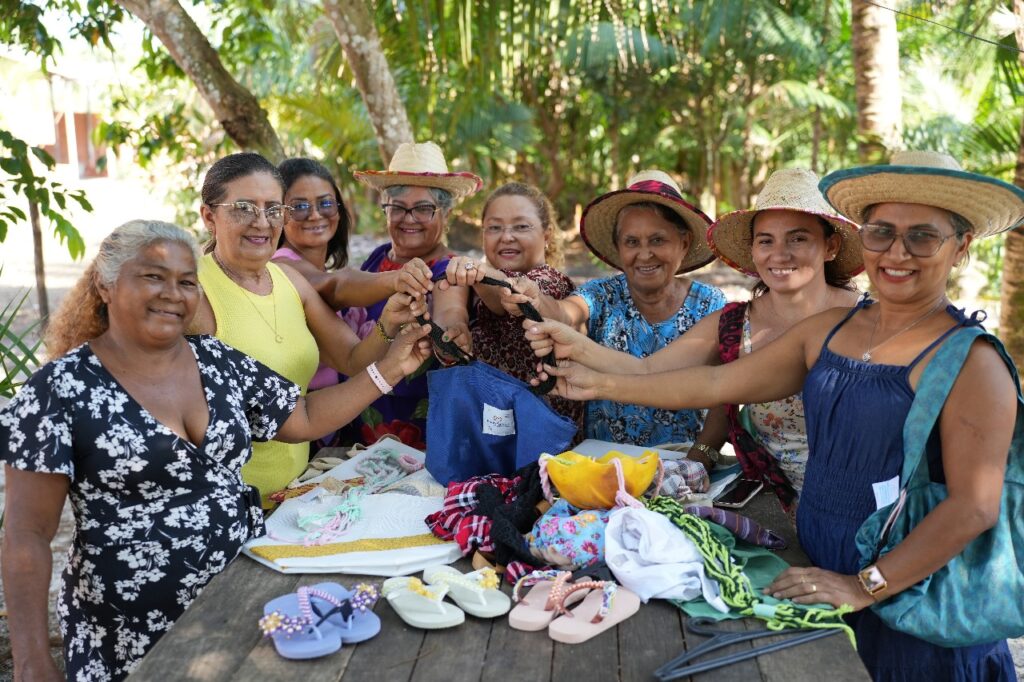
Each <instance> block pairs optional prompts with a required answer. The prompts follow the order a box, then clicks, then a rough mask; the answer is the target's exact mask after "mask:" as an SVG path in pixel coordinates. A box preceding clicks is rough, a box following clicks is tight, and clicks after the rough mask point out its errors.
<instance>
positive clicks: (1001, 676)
mask: <svg viewBox="0 0 1024 682" xmlns="http://www.w3.org/2000/svg"><path fill="white" fill-rule="evenodd" d="M821 187H822V191H823V193H824V194H825V195H826V197H827V198H828V199H829V201H830V202H831V203H832V204H833V205H834V206H835V207H836V209H837V210H838V211H839V212H840V213H841V214H843V215H845V216H846V217H847V218H850V219H851V220H853V221H855V222H858V223H862V224H863V227H862V229H861V232H860V236H861V242H862V244H863V246H864V265H865V271H866V272H867V274H868V277H869V278H870V279H871V283H872V284H873V285H874V286H873V288H874V290H875V292H876V294H877V302H875V301H871V300H867V299H865V300H864V301H862V302H861V303H860V304H859V305H858V306H857V307H856V308H854V309H853V310H852V311H850V310H846V309H833V310H830V311H826V312H824V313H821V314H819V315H816V316H814V317H812V318H809V319H808V320H805V321H803V322H801V323H800V324H798V325H796V326H795V327H793V328H792V329H791V330H790V331H789V332H787V333H786V334H785V335H783V336H782V337H780V338H779V339H778V340H777V341H775V342H773V343H772V344H769V345H768V346H766V347H765V348H763V349H762V350H760V351H758V352H757V353H754V354H752V355H748V356H745V357H743V358H740V359H739V360H737V361H736V362H733V363H730V364H728V365H722V366H718V367H701V368H694V369H689V370H678V371H675V372H668V373H665V374H662V375H660V377H655V376H653V375H644V376H642V377H635V376H623V375H608V374H599V373H596V372H594V371H593V370H589V369H585V368H583V367H580V366H578V365H574V364H572V363H565V364H564V366H560V367H557V368H551V373H552V374H556V375H558V376H559V381H558V386H557V388H556V391H557V392H558V393H559V395H563V396H565V397H570V398H576V399H580V400H586V399H593V398H604V397H607V396H609V395H611V396H615V397H616V399H617V400H621V401H624V402H630V401H635V402H638V403H641V404H645V405H650V406H654V407H662V408H665V409H679V408H684V407H690V408H695V407H710V406H715V405H719V404H722V403H752V402H765V401H769V400H776V399H779V398H782V397H784V396H786V395H790V394H792V393H795V392H797V391H798V390H801V389H803V391H804V404H805V412H806V419H807V431H808V442H809V445H810V455H809V457H808V463H807V472H806V478H805V480H804V488H803V495H802V497H801V504H800V508H799V511H798V512H797V529H798V532H799V537H800V544H801V545H802V546H803V548H804V549H805V550H806V552H807V555H808V557H809V558H810V559H811V562H812V563H813V565H814V566H813V567H811V568H790V569H788V570H787V571H785V572H783V573H782V574H781V575H780V576H779V577H778V578H777V579H776V580H775V582H774V583H773V584H772V585H770V586H769V588H768V590H769V591H770V592H771V593H772V594H773V595H774V596H776V597H779V598H790V599H793V601H796V602H799V603H805V604H813V603H828V604H832V605H834V606H840V605H842V604H848V605H850V606H852V608H853V610H854V611H855V613H854V614H853V615H852V616H851V617H850V622H851V625H852V626H853V627H854V630H855V632H856V635H857V642H858V653H859V654H860V656H861V658H862V659H863V661H864V664H865V665H866V666H867V668H868V671H869V672H870V673H871V675H872V677H873V678H874V679H876V680H929V682H933V681H936V680H958V681H959V680H1014V679H1015V673H1014V668H1013V660H1012V659H1011V657H1010V653H1009V650H1008V649H1007V646H1006V642H1005V641H999V642H992V643H986V644H979V645H975V646H969V647H959V648H947V647H941V646H937V645H934V644H931V643H928V642H926V641H924V640H921V639H918V638H916V637H913V636H911V635H909V634H906V633H902V632H898V631H895V630H893V629H891V628H889V627H888V626H887V625H885V624H884V623H883V622H882V621H881V620H880V619H879V618H878V617H877V616H876V615H875V613H874V612H873V611H872V610H870V609H869V608H867V607H869V606H871V605H872V604H873V603H875V602H876V601H880V600H884V599H887V598H889V597H891V596H893V595H895V594H898V593H899V592H901V591H903V590H905V589H907V588H909V587H911V586H913V585H915V584H917V583H919V582H920V581H921V580H923V579H924V578H926V577H928V576H929V575H931V574H932V573H934V572H935V571H937V570H938V569H940V568H942V567H943V566H944V565H946V564H947V563H948V562H949V560H950V559H951V558H952V557H954V556H956V555H957V554H959V553H960V552H961V551H962V550H963V549H964V547H966V546H967V544H968V543H970V542H971V541H972V540H974V539H975V538H976V537H978V536H979V535H981V534H982V533H983V532H985V531H986V530H988V529H989V528H991V527H992V526H993V525H994V524H995V523H996V520H997V519H998V517H999V509H1000V495H1001V491H1002V487H1003V478H1004V473H1005V471H1006V462H1007V453H1008V450H1009V446H1010V440H1011V438H1012V434H1013V428H1014V422H1015V418H1016V410H1017V407H1016V406H1017V401H1016V390H1015V387H1014V383H1013V380H1012V377H1011V374H1010V371H1009V370H1008V368H1007V365H1006V364H1005V363H1004V361H1003V359H1002V357H1001V356H1000V355H999V354H998V352H997V351H996V349H995V348H993V347H992V346H991V345H990V344H987V343H976V344H975V345H974V346H973V347H972V348H971V351H970V353H969V355H968V358H967V360H966V362H965V364H964V367H963V369H962V371H961V372H960V375H959V377H958V379H957V381H956V383H955V384H954V386H953V389H952V390H951V392H950V394H949V398H948V399H947V401H946V404H945V406H944V407H943V410H942V414H941V416H940V418H939V421H938V425H937V428H936V430H935V432H934V433H933V434H932V437H931V438H930V439H929V443H928V447H927V450H926V454H927V456H928V458H929V461H930V462H932V463H933V464H934V465H933V466H931V467H930V470H931V471H932V472H933V479H934V478H935V477H936V476H939V477H942V480H939V481H937V482H942V483H945V485H946V487H947V490H948V498H947V499H946V500H945V501H943V502H942V503H941V504H939V505H938V506H937V507H936V508H935V509H934V510H933V511H932V512H931V513H930V514H928V515H927V516H926V517H925V518H924V519H923V520H922V521H921V523H919V524H918V525H917V526H916V527H915V528H914V529H913V531H912V532H911V533H910V534H909V535H908V536H907V537H906V539H904V540H903V542H901V543H900V544H899V545H897V546H896V547H895V548H894V549H893V550H892V551H891V552H889V553H887V554H885V555H884V556H883V557H881V558H880V559H878V561H877V563H876V564H874V565H871V566H866V567H865V566H862V565H861V564H860V560H859V555H858V552H857V547H856V544H855V536H856V533H857V530H858V529H859V528H860V526H861V524H862V523H863V522H864V520H865V519H866V518H867V517H868V516H869V515H871V514H872V513H873V512H874V511H875V510H876V509H878V508H881V507H884V506H886V505H888V504H890V503H892V502H893V501H895V494H894V492H893V491H895V492H897V493H898V490H899V475H900V470H901V466H902V463H903V424H904V421H905V420H906V416H907V414H908V412H909V410H910V405H911V403H912V401H913V398H914V391H915V388H916V386H917V382H918V381H919V379H920V377H921V374H922V371H923V370H924V368H925V366H927V364H928V362H929V361H930V360H931V358H932V357H933V355H934V351H935V349H936V348H937V347H938V346H939V345H940V344H941V343H942V341H944V340H945V338H946V337H947V336H948V335H949V334H950V333H951V332H952V331H954V330H955V329H956V328H958V327H959V326H960V325H962V324H963V323H964V317H963V314H962V313H961V312H960V311H958V310H957V309H955V308H953V307H952V306H951V305H950V304H949V302H948V301H947V299H946V282H947V279H948V277H949V275H950V272H951V271H952V269H953V267H954V265H956V264H957V263H960V262H962V261H963V259H965V258H966V257H967V249H968V245H969V244H970V243H971V241H972V240H973V239H976V238H979V237H983V236H987V235H990V234H995V233H997V232H1001V231H1004V230H1007V229H1010V228H1012V227H1014V226H1015V225H1017V224H1018V223H1020V222H1021V220H1024V190H1021V189H1019V188H1017V187H1014V186H1013V185H1009V184H1007V183H1004V182H1000V181H998V180H995V179H992V178H988V177H985V176H981V175H976V174H973V173H967V172H964V171H962V170H960V167H959V165H957V164H956V162H955V161H954V160H953V159H951V158H950V157H948V156H946V155H943V154H937V153H931V152H904V153H902V154H898V155H897V156H896V157H894V158H893V161H892V164H891V165H888V166H874V167H869V168H855V169H852V170H849V171H842V172H839V173H834V174H832V175H830V176H828V177H826V178H825V179H824V180H823V181H822V185H821ZM560 364H562V363H560ZM659 378H660V381H659V380H657V379H659ZM983 594H984V593H983V591H982V590H979V598H983ZM1016 599H1017V601H1019V602H1021V603H1024V595H1017V596H1016Z"/></svg>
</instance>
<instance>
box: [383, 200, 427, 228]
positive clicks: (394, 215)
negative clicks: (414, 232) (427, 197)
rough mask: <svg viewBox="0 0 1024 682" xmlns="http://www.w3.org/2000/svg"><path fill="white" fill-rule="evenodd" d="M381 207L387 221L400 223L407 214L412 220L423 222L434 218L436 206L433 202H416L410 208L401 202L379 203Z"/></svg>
mask: <svg viewBox="0 0 1024 682" xmlns="http://www.w3.org/2000/svg"><path fill="white" fill-rule="evenodd" d="M381 208H382V209H384V215H386V216H387V217H388V221H390V222H392V223H400V222H402V221H403V220H405V216H406V215H408V216H411V217H412V220H413V222H415V223H420V224H423V223H429V222H430V221H431V220H433V219H434V214H435V213H437V208H438V207H437V206H435V205H434V204H416V205H415V206H413V207H412V208H406V207H405V206H402V205H401V204H381Z"/></svg>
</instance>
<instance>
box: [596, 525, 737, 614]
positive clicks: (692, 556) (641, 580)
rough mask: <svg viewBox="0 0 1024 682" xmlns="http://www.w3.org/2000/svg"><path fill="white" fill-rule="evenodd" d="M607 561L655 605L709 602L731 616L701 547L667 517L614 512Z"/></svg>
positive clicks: (606, 546) (618, 575)
mask: <svg viewBox="0 0 1024 682" xmlns="http://www.w3.org/2000/svg"><path fill="white" fill-rule="evenodd" d="M604 551H605V561H606V563H607V564H608V568H610V569H611V572H612V573H613V574H614V575H615V579H616V580H618V581H619V582H620V583H621V584H622V585H623V586H624V587H627V588H629V589H630V590H632V591H633V592H636V594H637V595H638V596H639V597H640V599H642V600H643V601H644V602H647V601H648V600H649V599H652V598H653V599H678V600H679V601H690V600H691V599H696V598H698V597H701V596H703V597H704V599H705V600H706V601H707V603H708V604H710V605H711V606H712V607H713V608H715V609H717V610H718V611H721V612H722V613H727V612H728V611H729V607H728V606H726V604H725V602H724V601H722V598H721V597H720V596H719V590H718V583H716V582H715V581H714V580H712V579H710V578H708V577H707V576H706V575H705V573H704V559H703V557H702V556H701V555H700V552H699V551H697V547H696V545H694V544H693V542H692V541H691V540H690V538H688V537H686V534H685V533H683V531H681V530H680V529H679V528H677V527H676V526H675V525H674V524H673V523H672V522H671V521H669V520H668V519H667V518H665V516H663V515H661V514H659V513H657V512H653V511H650V510H648V509H637V508H633V507H623V508H621V509H616V510H615V511H613V512H612V514H611V517H610V518H609V519H608V528H607V530H606V531H605V540H604Z"/></svg>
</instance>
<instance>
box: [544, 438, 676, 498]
mask: <svg viewBox="0 0 1024 682" xmlns="http://www.w3.org/2000/svg"><path fill="white" fill-rule="evenodd" d="M616 462H617V464H616ZM659 463H660V460H659V459H658V454H657V453H656V452H654V451H648V452H645V453H644V455H643V456H641V457H632V456H630V455H625V454H623V453H621V452H618V451H615V450H613V451H611V452H608V453H606V454H605V455H604V456H603V457H600V458H599V459H594V458H592V457H587V456H586V455H580V454H577V453H575V452H572V451H569V452H563V453H561V454H560V455H553V456H552V455H543V456H541V458H540V468H541V479H542V481H543V479H544V477H545V476H546V477H548V478H550V480H551V483H552V484H554V486H555V488H557V489H558V494H559V496H560V497H562V498H563V499H565V500H568V501H569V503H570V504H571V505H572V506H574V507H576V508H577V509H611V508H612V507H614V506H615V505H616V494H617V493H618V492H619V489H620V485H619V475H620V470H621V475H622V478H623V480H624V482H625V489H626V492H627V493H629V494H630V495H632V496H633V497H637V496H639V495H642V494H643V492H644V491H645V490H647V488H648V487H649V486H650V485H651V482H652V481H653V480H654V477H655V475H656V474H657V472H658V466H659Z"/></svg>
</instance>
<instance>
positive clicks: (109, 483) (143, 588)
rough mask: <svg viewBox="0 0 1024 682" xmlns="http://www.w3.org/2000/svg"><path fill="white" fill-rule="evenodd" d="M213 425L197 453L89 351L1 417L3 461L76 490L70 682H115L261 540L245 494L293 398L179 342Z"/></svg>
mask: <svg viewBox="0 0 1024 682" xmlns="http://www.w3.org/2000/svg"><path fill="white" fill-rule="evenodd" d="M187 341H188V344H189V346H190V347H191V349H192V352H193V354H194V355H195V358H196V362H197V363H198V366H199V372H200V376H201V377H202V382H203V389H204V393H205V395H206V402H207V406H208V409H209V415H210V420H209V424H208V426H207V429H206V433H205V434H204V436H203V440H202V442H201V443H200V444H199V445H195V444H193V443H192V442H190V441H189V440H188V439H186V438H183V437H182V436H179V435H178V434H176V433H174V432H173V431H171V430H170V429H169V428H167V427H166V426H164V425H163V424H161V423H160V422H158V421H156V420H155V419H154V418H153V416H152V415H151V414H150V413H149V412H148V411H146V409H145V408H143V407H142V406H141V405H140V404H138V403H137V402H136V401H135V400H134V399H133V398H132V397H131V396H130V395H129V394H128V393H127V392H126V391H125V389H124V388H123V387H122V386H121V385H120V384H119V383H118V382H117V380H116V379H115V378H114V376H113V375H111V374H110V373H109V372H108V371H107V370H106V369H105V368H104V367H103V365H102V364H101V363H100V361H99V358H97V357H96V355H95V354H93V352H92V350H91V349H90V348H89V345H88V344H85V345H82V346H79V347H78V348H76V349H74V350H72V351H70V352H69V353H68V354H67V355H65V356H63V357H61V358H59V359H57V360H55V361H53V362H51V363H49V364H47V365H46V366H45V367H43V368H42V369H40V370H39V371H38V372H36V374H35V375H33V377H32V378H31V379H30V380H29V382H28V383H27V384H26V385H25V386H23V387H22V389H21V391H20V392H19V393H18V395H17V396H16V397H15V398H14V400H13V401H11V403H9V404H8V405H7V406H6V407H5V408H4V409H3V411H0V443H3V444H4V445H3V446H0V456H2V458H3V459H4V460H5V461H6V462H7V464H9V465H10V466H12V467H14V468H16V469H21V470H24V471H32V472H38V473H49V474H63V475H65V476H67V477H68V478H69V479H70V491H69V497H70V499H71V505H72V508H73V510H74V514H75V536H74V540H73V542H72V545H71V548H70V551H69V560H68V566H67V568H66V569H65V571H64V575H63V577H62V585H61V594H60V597H59V601H58V604H57V614H58V616H59V617H60V627H61V632H62V634H63V636H64V658H65V662H66V665H67V676H68V679H69V680H119V679H121V678H123V677H125V676H126V675H128V674H129V673H130V672H131V671H132V670H133V669H134V668H135V666H136V665H138V663H139V662H140V661H141V659H142V657H143V656H144V655H145V654H146V652H147V651H148V650H149V649H150V648H151V647H152V646H153V645H154V644H155V643H156V641H157V640H158V639H160V637H161V636H163V634H164V633H165V632H167V631H168V630H169V629H170V627H171V626H172V625H173V624H174V621H175V620H176V619H177V618H178V617H179V616H180V615H181V614H182V612H183V611H184V610H185V608H186V607H187V606H188V605H189V604H190V603H191V602H192V600H193V599H195V598H196V596H197V595H198V594H199V592H200V591H201V590H202V589H203V587H204V586H205V585H206V584H207V583H208V582H209V581H210V580H211V579H212V578H213V577H214V576H215V575H217V573H219V572H220V571H221V570H223V569H224V567H225V566H227V564H228V563H229V562H230V561H231V560H232V559H234V558H235V555H236V554H238V551H239V549H241V547H242V545H243V544H244V543H245V542H246V541H247V540H248V539H249V538H251V537H256V536H259V535H262V534H263V516H262V513H261V511H260V500H259V494H258V493H256V491H255V489H254V488H251V487H250V486H247V485H245V484H244V483H243V482H242V475H241V469H242V464H244V463H245V462H246V461H247V460H248V459H249V457H250V456H251V454H252V441H253V440H269V439H271V438H272V437H273V436H274V435H275V434H276V433H277V431H278V429H279V428H280V426H281V424H283V423H284V422H285V420H287V418H288V416H289V415H290V414H291V412H292V410H293V409H294V408H295V404H296V401H297V399H298V396H299V388H298V386H296V385H294V384H292V383H291V382H289V381H287V380H286V379H284V378H282V377H281V376H279V375H278V374H276V373H274V372H273V371H271V370H269V369H267V368H266V367H264V366H263V365H261V364H259V363H258V362H256V361H255V360H253V359H251V358H249V357H248V356H246V355H244V354H242V353H240V352H239V351H237V350H235V349H233V348H231V347H229V346H226V345H225V344H223V343H221V342H220V341H218V340H217V339H215V338H213V337H210V336H193V337H187Z"/></svg>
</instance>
